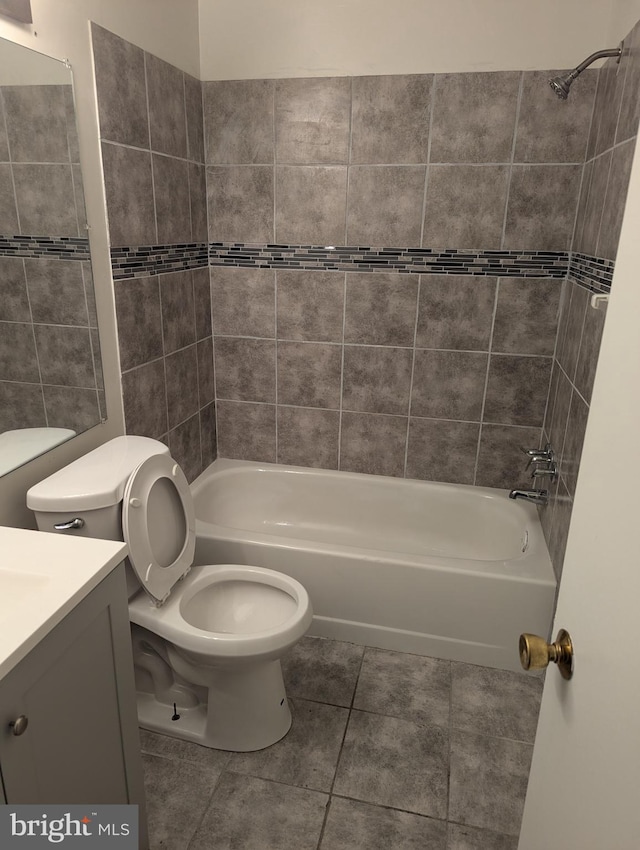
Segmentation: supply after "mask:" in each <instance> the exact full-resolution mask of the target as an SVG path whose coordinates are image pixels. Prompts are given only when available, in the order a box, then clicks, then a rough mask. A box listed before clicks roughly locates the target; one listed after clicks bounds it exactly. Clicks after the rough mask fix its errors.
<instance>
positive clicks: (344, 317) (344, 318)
mask: <svg viewBox="0 0 640 850" xmlns="http://www.w3.org/2000/svg"><path fill="white" fill-rule="evenodd" d="M346 322H347V273H346V272H345V273H344V275H343V279H342V342H341V343H340V356H341V359H340V407H339V414H338V458H337V464H338V469H340V468H341V461H342V414H343V404H344V402H343V396H344V351H345V346H344V335H345V327H346Z"/></svg>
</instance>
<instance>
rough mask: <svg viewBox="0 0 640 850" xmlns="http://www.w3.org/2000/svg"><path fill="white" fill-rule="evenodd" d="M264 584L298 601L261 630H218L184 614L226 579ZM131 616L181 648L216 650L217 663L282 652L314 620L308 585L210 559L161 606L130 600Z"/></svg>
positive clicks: (140, 598)
mask: <svg viewBox="0 0 640 850" xmlns="http://www.w3.org/2000/svg"><path fill="white" fill-rule="evenodd" d="M230 581H232V582H233V581H242V582H254V583H256V584H265V585H268V586H270V587H273V588H275V589H277V590H280V591H282V592H283V593H285V594H287V595H288V596H290V597H291V599H292V600H293V602H294V606H293V610H292V612H291V614H290V616H288V617H287V618H286V619H285V620H284V621H283V622H279V623H277V624H274V625H273V626H272V627H270V628H265V629H261V630H260V631H253V632H246V633H238V632H235V633H234V632H214V631H209V630H206V629H201V628H198V627H197V626H194V625H192V624H191V623H190V622H189V621H188V620H186V619H185V617H184V609H185V606H188V604H189V603H190V601H191V600H192V599H193V598H194V597H195V596H196V595H197V594H198V593H199V592H200V591H201V590H206V589H207V588H210V589H213V588H216V587H220V586H221V585H223V584H224V583H225V582H230ZM129 616H130V618H131V622H132V623H135V624H136V625H138V626H142V627H143V628H145V629H147V630H148V631H150V632H153V633H154V634H157V635H159V636H160V637H162V638H164V639H165V640H167V641H169V642H170V643H172V644H174V645H175V646H177V647H180V648H181V649H183V650H186V651H188V652H192V653H195V654H198V655H200V656H201V657H202V658H205V657H206V656H207V655H209V654H214V655H215V656H216V657H217V659H218V663H223V662H224V661H226V660H229V661H231V662H234V663H238V662H239V661H240V660H242V659H244V658H251V659H256V658H260V657H262V658H264V657H268V656H273V657H278V656H279V655H281V654H282V652H283V651H284V650H285V649H286V648H287V647H288V646H293V644H294V643H295V642H296V641H297V640H299V639H300V637H301V636H302V635H303V634H304V633H305V632H306V631H307V629H308V628H309V626H310V625H311V619H312V617H313V610H312V608H311V603H310V600H309V595H308V594H307V591H306V590H305V588H304V587H303V586H302V585H301V584H300V583H299V582H298V581H296V580H295V579H294V578H291V577H290V576H287V575H284V574H283V573H278V572H276V571H274V570H269V569H266V568H265V567H249V566H246V565H240V566H239V565H238V564H207V565H206V566H199V567H195V568H194V569H193V570H192V572H191V573H190V574H189V576H188V578H186V579H185V581H184V584H183V585H182V586H181V592H180V593H173V594H171V596H170V597H169V599H168V600H167V602H166V604H165V605H163V606H162V607H161V608H154V607H153V606H151V605H149V602H148V600H146V599H145V598H144V597H143V596H140V595H139V596H136V597H134V598H133V599H131V600H130V602H129Z"/></svg>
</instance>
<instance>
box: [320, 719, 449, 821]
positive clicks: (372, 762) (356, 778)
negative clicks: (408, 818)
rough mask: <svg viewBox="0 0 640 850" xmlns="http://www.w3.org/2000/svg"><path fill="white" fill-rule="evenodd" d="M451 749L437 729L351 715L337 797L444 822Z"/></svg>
mask: <svg viewBox="0 0 640 850" xmlns="http://www.w3.org/2000/svg"><path fill="white" fill-rule="evenodd" d="M448 747H449V737H448V734H447V732H445V731H444V730H443V729H441V728H440V727H438V726H421V725H418V724H417V723H413V722H411V721H408V720H400V719H398V718H395V717H383V716H381V715H379V714H369V713H366V712H362V711H352V712H351V717H350V719H349V726H348V728H347V735H346V738H345V742H344V747H343V750H342V753H341V756H340V762H339V764H338V771H337V774H336V782H335V785H334V792H335V793H336V794H341V795H343V796H345V797H354V798H356V799H358V800H363V801H365V802H369V803H378V804H380V805H383V806H392V807H394V808H397V809H403V810H405V811H410V812H416V813H418V814H423V815H430V816H432V817H437V818H444V817H445V816H446V810H447V757H448Z"/></svg>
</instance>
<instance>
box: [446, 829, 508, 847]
mask: <svg viewBox="0 0 640 850" xmlns="http://www.w3.org/2000/svg"><path fill="white" fill-rule="evenodd" d="M447 850H518V839H517V837H516V836H515V835H504V834H503V833H499V832H491V830H489V829H476V828H475V827H474V826H461V825H460V824H458V823H450V824H449V837H448V842H447Z"/></svg>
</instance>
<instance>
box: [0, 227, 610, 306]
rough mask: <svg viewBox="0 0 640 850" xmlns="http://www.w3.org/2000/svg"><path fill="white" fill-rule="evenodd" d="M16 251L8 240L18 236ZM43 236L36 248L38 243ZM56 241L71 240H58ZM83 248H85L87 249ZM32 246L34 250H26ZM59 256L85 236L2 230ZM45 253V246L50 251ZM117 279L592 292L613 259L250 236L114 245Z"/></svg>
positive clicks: (1, 242) (605, 281)
mask: <svg viewBox="0 0 640 850" xmlns="http://www.w3.org/2000/svg"><path fill="white" fill-rule="evenodd" d="M17 240H20V242H19V243H17V245H18V247H19V248H20V252H18V251H17V250H16V249H15V248H13V247H10V248H8V249H7V250H5V245H8V244H9V243H11V245H13V242H16V241H17ZM36 242H37V245H38V246H39V247H38V249H37V250H38V251H39V253H36V249H35V248H33V247H32V246H33V245H35V244H36ZM58 243H60V244H61V245H64V246H66V247H64V248H60V247H58ZM81 249H82V251H84V253H82V254H81ZM27 251H28V252H29V253H27ZM56 251H58V253H59V255H60V256H69V255H70V253H71V252H73V257H72V258H73V259H88V258H89V248H88V243H87V240H86V239H85V240H79V239H76V240H72V239H67V240H51V239H48V240H47V239H42V238H38V239H36V238H35V237H25V236H20V237H13V238H12V239H9V237H0V254H5V253H10V254H17V255H19V256H51V255H52V254H55V252H56ZM45 252H46V253H45ZM111 265H112V268H113V277H114V280H123V279H125V278H135V277H147V276H150V275H156V274H167V273H169V272H173V271H183V270H186V269H197V268H203V267H206V266H207V265H212V266H237V267H247V268H268V269H310V270H314V269H315V270H326V271H352V272H374V271H383V272H397V273H400V272H404V273H410V274H452V275H485V276H486V275H491V276H493V277H552V278H564V277H565V276H566V275H567V274H568V275H569V276H570V277H571V278H573V279H574V280H575V281H576V282H577V283H579V284H580V285H581V286H584V287H585V288H586V289H590V290H591V291H593V292H609V291H610V290H611V279H612V277H613V269H614V265H615V263H614V262H613V261H612V260H605V259H602V258H600V257H591V256H588V255H586V254H569V253H568V252H567V251H499V250H488V251H463V250H461V249H457V248H448V249H445V250H436V249H433V248H369V247H349V246H335V247H320V246H314V245H276V244H266V245H265V244H263V243H252V242H210V243H209V245H208V248H207V244H206V243H205V242H192V243H183V244H177V245H147V246H137V247H133V246H132V247H129V246H127V247H122V248H112V249H111Z"/></svg>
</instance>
